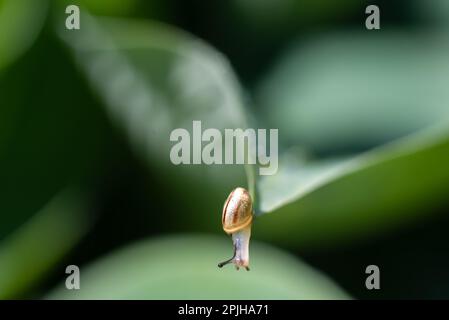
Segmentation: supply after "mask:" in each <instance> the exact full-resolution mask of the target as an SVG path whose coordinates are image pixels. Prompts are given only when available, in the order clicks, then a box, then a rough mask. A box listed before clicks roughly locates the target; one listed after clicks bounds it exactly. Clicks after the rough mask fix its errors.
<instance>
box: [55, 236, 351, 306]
mask: <svg viewBox="0 0 449 320" xmlns="http://www.w3.org/2000/svg"><path fill="white" fill-rule="evenodd" d="M229 249H230V248H229V243H228V242H227V241H224V239H221V240H220V239H219V238H217V237H208V236H170V237H166V238H163V239H154V240H149V241H145V242H142V243H137V244H134V245H132V246H131V247H129V248H125V249H122V250H120V251H118V252H116V253H114V254H113V255H110V256H108V257H106V258H103V259H102V260H101V261H98V262H96V263H95V264H94V265H92V266H90V267H88V268H87V269H86V270H85V271H83V280H82V281H83V283H82V286H83V289H82V290H79V291H78V290H73V291H68V290H66V289H65V287H64V288H60V289H58V290H56V291H55V292H52V293H51V294H50V296H49V298H50V299H99V298H100V299H347V298H349V296H348V295H347V294H346V293H344V292H343V291H342V290H340V289H339V288H338V287H337V286H336V285H335V284H334V283H332V282H331V281H330V280H328V279H327V278H326V277H324V276H323V275H321V274H320V273H318V272H316V271H314V270H313V269H311V268H310V267H308V266H307V265H305V264H303V263H301V262H300V261H298V260H297V259H293V258H292V257H291V256H290V255H288V254H285V253H283V252H281V251H279V250H277V249H274V248H272V247H269V246H266V245H262V244H259V243H254V244H253V246H252V258H251V259H252V260H253V262H254V266H255V267H254V268H253V269H252V270H251V272H237V273H236V272H235V270H234V269H233V268H232V267H229V268H225V269H223V270H220V272H217V270H216V269H215V268H211V265H213V266H215V262H216V261H219V260H220V259H222V258H223V257H224V256H227V255H229Z"/></svg>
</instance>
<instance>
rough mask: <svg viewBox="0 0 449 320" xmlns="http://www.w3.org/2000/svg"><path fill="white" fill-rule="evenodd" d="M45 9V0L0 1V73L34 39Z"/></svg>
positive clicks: (45, 11)
mask: <svg viewBox="0 0 449 320" xmlns="http://www.w3.org/2000/svg"><path fill="white" fill-rule="evenodd" d="M47 7H48V2H47V1H46V0H42V1H29V0H0V30H1V32H0V71H2V69H3V68H4V67H5V66H6V65H7V64H9V63H11V62H12V61H13V60H14V59H16V58H17V57H18V56H19V55H20V54H21V53H23V52H24V51H25V50H26V49H27V48H28V47H29V46H30V45H31V44H32V43H33V41H34V40H35V39H36V37H37V35H38V34H39V32H40V30H41V28H42V25H43V24H44V20H45V17H46V13H47Z"/></svg>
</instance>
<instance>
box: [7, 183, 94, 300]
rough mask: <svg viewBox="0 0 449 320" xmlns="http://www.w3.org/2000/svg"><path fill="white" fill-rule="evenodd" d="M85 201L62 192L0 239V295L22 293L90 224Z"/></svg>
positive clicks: (72, 193) (17, 294)
mask: <svg viewBox="0 0 449 320" xmlns="http://www.w3.org/2000/svg"><path fill="white" fill-rule="evenodd" d="M84 201H85V200H84V199H83V198H82V197H80V196H79V195H78V194H76V193H75V192H74V191H65V192H62V193H60V194H59V195H58V196H56V197H55V198H54V199H53V200H52V201H51V202H49V203H48V204H46V205H45V207H44V208H43V209H42V210H41V211H39V212H38V213H37V214H35V215H34V216H33V217H32V218H31V219H30V220H29V221H27V222H26V223H25V224H24V225H22V226H21V227H20V228H19V229H18V230H17V231H16V232H14V233H13V234H11V235H10V236H9V237H8V238H6V239H5V240H4V241H2V242H0V299H11V298H17V297H20V296H22V294H23V292H24V291H25V290H26V289H29V288H30V287H31V286H32V285H34V284H36V282H37V281H38V280H39V279H41V278H42V276H43V275H44V274H45V273H46V272H47V271H49V270H50V269H51V267H53V266H54V265H55V263H56V262H58V261H59V260H60V259H61V257H62V256H63V255H64V254H66V253H67V252H68V251H69V250H70V249H71V248H72V247H73V246H74V245H75V244H76V243H77V242H78V241H79V239H80V238H81V237H82V236H83V235H84V234H85V232H86V231H87V229H88V226H89V220H88V217H87V212H86V209H85V207H84V206H85V203H84ZM22 297H23V296H22Z"/></svg>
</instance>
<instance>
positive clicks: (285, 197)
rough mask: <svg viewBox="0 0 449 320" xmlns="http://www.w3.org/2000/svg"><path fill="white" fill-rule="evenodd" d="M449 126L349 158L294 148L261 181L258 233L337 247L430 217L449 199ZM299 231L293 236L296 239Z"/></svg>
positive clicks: (293, 242)
mask: <svg viewBox="0 0 449 320" xmlns="http://www.w3.org/2000/svg"><path fill="white" fill-rule="evenodd" d="M448 163H449V126H442V127H433V128H431V129H429V130H426V131H424V132H421V133H418V134H415V135H412V136H410V137H407V138H403V139H400V140H398V141H395V142H392V143H390V144H387V145H385V146H382V147H379V148H376V149H374V150H372V151H370V152H367V153H364V154H361V155H360V156H355V157H352V158H351V157H350V158H349V159H335V160H333V159H326V160H316V161H305V160H303V159H301V156H300V155H299V156H295V154H294V153H292V154H287V156H285V157H284V159H282V160H281V163H280V166H279V168H280V169H279V171H278V173H277V174H276V175H274V176H268V177H264V178H263V179H261V181H260V184H259V192H260V197H261V199H262V203H261V210H262V212H265V213H270V214H265V215H263V216H262V217H261V218H260V219H257V222H256V225H255V227H254V230H255V231H254V234H255V236H257V238H261V239H270V240H271V241H274V242H281V243H284V244H286V245H301V246H307V245H309V246H324V247H326V246H331V245H337V244H340V243H341V241H342V240H346V241H347V240H352V239H353V238H354V237H357V238H361V237H365V238H366V237H369V236H374V235H377V234H380V233H381V232H383V231H386V230H390V229H391V228H394V227H397V226H400V225H404V224H406V223H410V222H411V221H413V220H414V219H416V218H417V217H423V216H426V215H428V214H429V213H430V212H432V209H433V208H435V207H437V206H438V205H439V204H441V203H442V201H443V200H444V199H446V198H447V188H448V187H449V169H448V166H447V164H448ZM292 234H294V236H292Z"/></svg>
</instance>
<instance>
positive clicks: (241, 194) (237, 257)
mask: <svg viewBox="0 0 449 320" xmlns="http://www.w3.org/2000/svg"><path fill="white" fill-rule="evenodd" d="M252 221H253V202H252V199H251V196H250V194H249V192H248V191H247V190H246V189H244V188H236V189H234V190H233V191H232V192H231V193H230V194H229V196H228V198H227V200H226V201H225V204H224V206H223V213H222V224H223V230H224V231H225V232H226V233H227V234H229V235H231V236H232V242H233V244H234V255H233V257H232V258H231V259H229V260H226V261H224V262H221V263H219V264H218V266H219V267H220V268H221V267H223V266H224V265H226V264H228V263H234V265H235V267H236V269H237V270H238V269H239V268H240V267H244V268H245V269H246V270H249V240H250V237H251V224H252Z"/></svg>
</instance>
